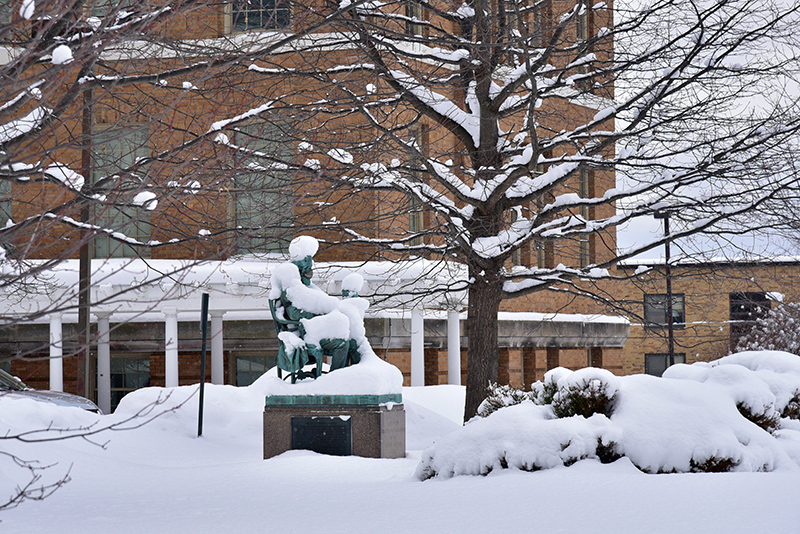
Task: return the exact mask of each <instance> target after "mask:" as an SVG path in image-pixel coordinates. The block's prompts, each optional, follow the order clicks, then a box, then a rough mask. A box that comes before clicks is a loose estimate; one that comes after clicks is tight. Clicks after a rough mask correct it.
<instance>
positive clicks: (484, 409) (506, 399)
mask: <svg viewBox="0 0 800 534" xmlns="http://www.w3.org/2000/svg"><path fill="white" fill-rule="evenodd" d="M535 398H536V393H535V392H532V391H530V392H526V391H523V390H521V389H517V388H513V387H511V386H509V385H502V386H501V385H499V384H489V386H488V387H487V388H486V398H485V399H484V400H483V402H482V403H481V405H480V406H478V413H477V415H478V416H480V417H487V416H488V415H489V414H491V413H493V412H496V411H497V410H499V409H500V408H505V407H506V406H513V405H515V404H520V403H521V402H524V401H526V400H531V401H532V400H535Z"/></svg>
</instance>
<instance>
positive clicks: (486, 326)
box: [464, 271, 503, 421]
mask: <svg viewBox="0 0 800 534" xmlns="http://www.w3.org/2000/svg"><path fill="white" fill-rule="evenodd" d="M472 278H473V279H474V283H473V284H472V285H471V286H470V289H469V312H468V316H467V342H468V344H469V358H468V361H467V398H466V403H465V406H464V420H465V421H466V420H468V419H470V418H471V417H473V416H474V415H475V413H476V412H477V410H478V406H480V404H481V402H483V399H485V398H486V386H488V385H489V383H491V382H497V375H498V370H499V363H500V361H499V351H498V347H497V313H498V311H499V310H500V301H501V299H502V291H501V289H502V283H503V281H502V279H501V278H500V277H499V276H497V271H495V272H493V273H485V272H481V273H478V274H472Z"/></svg>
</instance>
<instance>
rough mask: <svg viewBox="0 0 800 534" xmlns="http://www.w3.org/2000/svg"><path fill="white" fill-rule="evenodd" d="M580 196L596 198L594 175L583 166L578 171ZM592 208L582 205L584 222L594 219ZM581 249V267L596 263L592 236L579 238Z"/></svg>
mask: <svg viewBox="0 0 800 534" xmlns="http://www.w3.org/2000/svg"><path fill="white" fill-rule="evenodd" d="M578 196H580V197H581V198H592V197H594V173H592V172H591V171H590V170H589V169H587V168H586V167H583V166H581V168H580V170H579V171H578ZM592 211H593V210H592V208H591V207H590V206H587V205H581V207H580V215H581V218H582V219H583V220H584V221H590V220H592V218H593V213H592ZM578 239H579V248H580V265H581V267H587V266H589V265H591V264H593V263H594V261H595V260H594V250H592V249H593V247H592V236H591V235H589V234H582V235H581V236H580V237H579V238H578Z"/></svg>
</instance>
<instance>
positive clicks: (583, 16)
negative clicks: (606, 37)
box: [575, 0, 592, 42]
mask: <svg viewBox="0 0 800 534" xmlns="http://www.w3.org/2000/svg"><path fill="white" fill-rule="evenodd" d="M578 5H579V6H580V7H579V9H580V12H579V13H578V17H577V18H576V19H575V21H576V25H577V28H576V32H577V37H578V41H583V42H586V41H588V40H589V36H590V34H591V25H592V5H591V3H590V2H589V0H579V1H578Z"/></svg>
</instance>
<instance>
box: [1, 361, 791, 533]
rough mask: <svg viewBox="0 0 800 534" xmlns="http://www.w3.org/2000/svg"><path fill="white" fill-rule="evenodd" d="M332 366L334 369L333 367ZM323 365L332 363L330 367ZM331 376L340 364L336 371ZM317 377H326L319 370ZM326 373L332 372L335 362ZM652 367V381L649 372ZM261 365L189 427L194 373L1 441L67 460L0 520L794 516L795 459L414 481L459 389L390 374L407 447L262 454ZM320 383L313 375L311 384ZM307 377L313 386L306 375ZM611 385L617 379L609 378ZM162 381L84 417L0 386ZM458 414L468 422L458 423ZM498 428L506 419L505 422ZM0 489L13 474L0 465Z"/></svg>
mask: <svg viewBox="0 0 800 534" xmlns="http://www.w3.org/2000/svg"><path fill="white" fill-rule="evenodd" d="M339 372H340V371H337V373H339ZM335 375H336V373H331V375H326V376H329V377H330V378H334V377H335ZM345 375H346V373H345ZM323 378H325V377H323ZM340 379H341V376H340ZM654 380H655V379H654ZM271 383H272V379H271V378H270V377H265V378H262V379H261V380H259V381H258V382H257V383H256V384H255V385H254V386H251V387H249V388H235V387H233V386H213V385H207V386H206V391H205V395H206V409H205V418H204V435H203V436H202V437H201V438H197V437H196V436H195V434H196V429H197V396H196V395H194V396H191V394H192V392H193V391H194V390H196V389H197V387H196V386H187V387H181V388H176V389H174V390H172V397H171V398H170V399H169V400H168V401H167V402H166V403H165V404H164V405H162V406H160V407H159V409H163V408H164V407H165V406H169V405H171V404H174V403H175V402H176V401H179V400H185V399H186V398H188V400H186V403H185V404H184V405H183V406H182V407H181V408H180V409H178V410H177V411H175V412H170V413H167V414H165V415H163V416H162V417H159V418H157V419H155V420H154V421H152V422H150V423H148V424H147V425H145V426H143V427H141V428H135V429H130V430H125V431H116V432H105V433H101V434H99V435H97V436H94V437H93V438H92V439H93V440H94V441H96V442H106V441H108V444H107V446H106V448H105V449H102V448H100V447H98V446H97V445H94V444H92V443H89V442H88V441H86V440H83V439H71V440H67V441H56V442H48V443H36V444H22V443H19V442H17V441H13V440H5V441H3V440H0V447H1V448H2V450H3V451H7V452H13V453H16V454H18V455H20V456H21V457H23V458H25V459H39V460H41V461H42V462H44V463H54V462H57V464H56V465H55V466H54V467H52V468H50V469H48V470H47V471H46V472H45V477H46V478H47V479H50V480H52V479H55V478H57V477H58V476H61V475H63V474H64V473H66V471H67V470H68V469H69V468H70V466H71V471H70V477H71V478H72V480H71V481H70V482H69V483H68V484H67V485H66V486H64V487H63V488H61V489H60V490H58V491H57V492H56V493H55V494H53V495H52V496H50V497H48V498H47V499H46V500H44V501H43V502H33V501H31V502H25V503H23V504H22V505H20V506H19V507H17V508H15V509H12V510H8V511H4V512H0V520H2V524H0V525H2V530H3V531H4V532H25V533H30V534H35V533H64V534H68V533H73V532H74V533H78V532H80V533H86V532H89V533H94V532H112V531H113V532H115V533H133V532H137V533H138V532H187V533H188V532H191V533H204V532H215V533H218V532H237V533H238V532H247V531H258V532H276V533H278V532H280V533H293V532H298V533H299V532H302V533H306V532H328V533H339V532H342V533H345V532H347V533H359V532H365V533H366V532H370V533H371V532H389V533H393V532H414V533H416V532H423V533H424V532H435V533H437V534H441V533H448V532H508V531H510V529H520V531H521V532H534V531H535V532H547V533H558V532H609V533H611V532H613V533H637V534H638V533H645V532H646V533H659V532H664V533H676V532H692V533H694V532H703V533H707V532H725V533H740V532H741V533H745V532H772V533H787V534H788V533H796V532H798V531H799V530H800V507H798V506H797V497H798V496H800V473H799V472H798V471H796V470H794V471H793V470H778V471H775V472H770V473H725V474H671V475H648V474H644V473H642V472H641V471H639V470H637V469H636V468H635V467H634V466H633V465H632V464H631V463H630V461H628V460H626V459H622V460H619V461H618V462H616V463H614V464H610V465H601V464H600V463H599V462H597V461H595V460H585V461H581V462H578V463H577V464H574V465H572V466H571V467H555V468H553V469H547V470H543V471H537V472H533V473H528V472H522V471H518V470H514V469H504V470H497V471H494V472H492V473H490V474H489V475H488V476H459V477H454V478H450V479H432V480H428V481H425V482H421V481H420V480H419V479H418V478H416V477H415V476H414V473H415V470H416V469H417V466H418V464H419V463H420V458H421V454H422V453H421V451H422V450H423V449H426V448H428V447H429V446H430V445H431V444H432V443H433V442H442V441H446V440H444V439H443V438H444V437H445V436H446V435H448V434H450V433H452V432H453V431H459V428H460V427H459V424H458V421H460V418H461V413H462V412H461V411H462V410H463V408H462V407H463V398H464V389H463V388H462V387H459V386H433V387H426V388H403V395H404V402H405V407H406V410H407V426H408V436H407V444H408V449H409V452H408V456H407V458H404V459H397V460H381V459H365V458H357V457H328V456H324V455H319V454H315V453H311V452H306V451H291V452H289V453H285V454H283V455H281V456H278V457H276V458H273V459H270V460H263V459H261V432H262V429H261V411H262V406H263V392H264V390H265V389H267V388H269V387H271V386H270V384H271ZM323 386H324V382H323V383H321V385H320V387H323ZM306 389H309V390H313V389H314V386H311V387H309V386H307V387H306ZM623 389H624V387H623ZM165 392H167V390H162V389H159V388H148V389H146V390H139V391H138V392H135V393H133V394H131V395H129V396H128V397H126V399H124V401H123V403H122V404H121V407H120V409H119V410H118V413H116V414H114V415H109V416H103V417H99V418H98V416H95V415H93V414H89V413H86V412H82V411H81V410H77V409H72V408H56V407H51V406H48V405H45V404H43V403H37V402H35V401H30V400H25V399H22V400H20V399H10V398H2V397H0V425H2V427H4V428H3V432H5V431H6V430H7V429H9V430H11V431H14V430H21V429H25V428H43V427H45V426H47V425H48V424H50V423H51V422H52V423H53V425H54V426H76V425H86V424H92V423H93V422H95V421H97V420H98V419H99V424H101V425H108V424H109V423H112V422H115V421H120V420H122V419H123V418H124V417H125V416H126V414H130V413H132V412H134V411H136V410H137V409H139V408H140V407H143V406H146V405H147V403H148V402H149V401H150V400H152V399H153V398H155V396H156V395H158V394H159V393H161V394H163V393H165ZM469 426H472V424H471V425H468V426H467V428H468V427H469ZM512 433H513V430H512ZM0 470H1V471H0V489H2V491H3V493H4V494H5V493H7V492H8V491H9V490H10V484H11V482H12V481H19V480H22V479H23V478H24V475H25V473H24V472H23V471H22V470H20V469H15V468H13V466H11V465H10V464H9V463H8V462H5V461H3V462H2V463H0Z"/></svg>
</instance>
